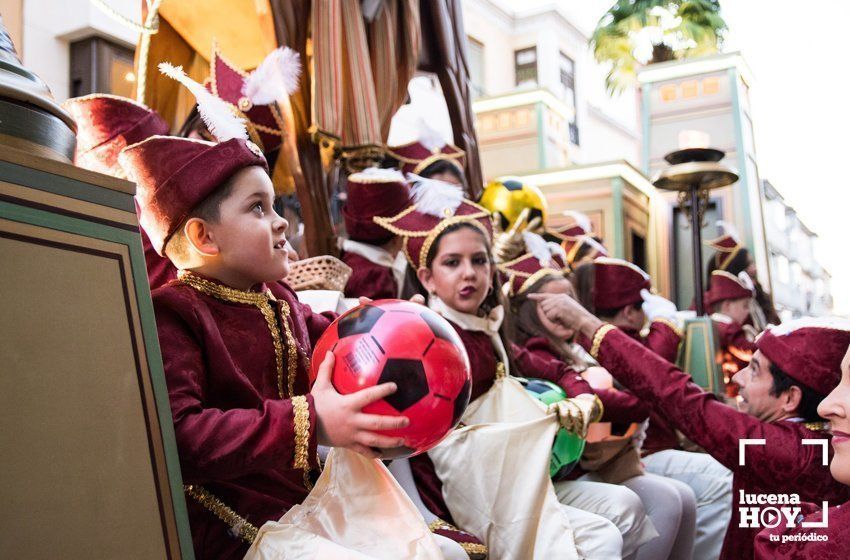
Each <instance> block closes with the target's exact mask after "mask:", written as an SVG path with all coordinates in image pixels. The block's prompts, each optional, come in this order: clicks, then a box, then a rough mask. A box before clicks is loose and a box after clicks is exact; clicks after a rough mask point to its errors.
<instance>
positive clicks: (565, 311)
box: [528, 293, 602, 337]
mask: <svg viewBox="0 0 850 560" xmlns="http://www.w3.org/2000/svg"><path fill="white" fill-rule="evenodd" d="M528 299H531V300H534V301H536V302H537V307H538V309H540V310H541V311H542V312H543V314H544V315H545V316H546V317H547V318H548V319H549V320H550V321H553V322H555V323H560V324H562V325H564V326H565V327H567V328H570V329H576V330H578V331H580V332H582V333H584V334H585V336H588V337H592V336H593V333H595V332H596V329H598V328H599V327H600V326H601V325H602V321H600V320H599V319H597V318H596V317H594V316H593V315H591V313H590V312H589V311H588V310H587V309H585V308H584V307H582V306H581V304H580V303H579V302H577V301H576V300H574V299H573V298H571V297H570V296H568V295H566V294H543V293H535V294H529V295H528Z"/></svg>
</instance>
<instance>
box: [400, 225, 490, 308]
mask: <svg viewBox="0 0 850 560" xmlns="http://www.w3.org/2000/svg"><path fill="white" fill-rule="evenodd" d="M417 275H418V276H419V281H420V282H422V285H423V286H424V287H425V289H426V290H428V293H430V294H434V295H436V296H437V297H439V298H440V299H441V300H443V302H444V303H445V304H446V305H448V306H449V307H451V308H452V309H454V310H455V311H460V312H461V313H471V314H475V313H477V312H478V308H479V307H481V304H482V303H483V302H484V300H485V299H486V298H487V294H488V293H489V291H490V287H491V286H492V282H493V267H492V265H491V264H490V252H489V247H488V245H487V243H486V241H485V239H484V235H483V234H481V233H480V232H479V231H478V230H475V229H472V228H470V227H462V228H460V229H458V230H455V231H453V232H451V233H447V234H444V235H443V236H442V237H441V238H440V239H439V241H438V246H437V250H436V254H435V255H434V260H433V261H432V262H431V266H430V267H428V268H426V267H423V268H420V269H419V270H418V271H417Z"/></svg>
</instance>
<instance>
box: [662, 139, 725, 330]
mask: <svg viewBox="0 0 850 560" xmlns="http://www.w3.org/2000/svg"><path fill="white" fill-rule="evenodd" d="M724 155H725V154H724V152H722V151H720V150H715V149H712V148H686V149H683V150H677V151H675V152H671V153H669V154H667V155H666V156H664V159H665V160H667V162H668V163H669V164H670V167H668V168H667V169H664V170H662V171H661V172H660V173H658V175H657V176H656V177H655V179H654V180H653V181H652V184H653V185H655V186H656V188H659V189H661V190H665V191H677V192H678V193H679V206H680V207H681V208H682V211H685V210H686V209H688V210H689V213H688V214H687V216H688V221H689V222H690V224H691V242H692V244H693V251H694V301H695V302H696V310H697V315H698V316H702V315H705V309H704V307H703V300H702V294H703V286H702V232H701V227H702V220H703V216H704V215H705V210H706V208H707V206H708V196H709V193H710V192H711V191H712V190H713V189H718V188H720V187H725V186H726V185H731V184H732V183H734V182H735V181H737V180H738V175H737V174H736V173H734V172H733V171H732V170H730V169H728V168H727V167H726V166H724V165H722V164H721V163H719V162H720V160H721V159H723V156H724ZM688 207H689V208H688Z"/></svg>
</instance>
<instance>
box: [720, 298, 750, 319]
mask: <svg viewBox="0 0 850 560" xmlns="http://www.w3.org/2000/svg"><path fill="white" fill-rule="evenodd" d="M721 308H722V311H721V312H722V313H723V314H724V315H726V316H727V317H729V318H730V319H732V320H733V321H735V322H736V323H738V324H739V325H743V324H744V323H745V322H746V321H747V318H749V316H750V298H739V299H727V300H726V301H724V302H723V304H722V305H721Z"/></svg>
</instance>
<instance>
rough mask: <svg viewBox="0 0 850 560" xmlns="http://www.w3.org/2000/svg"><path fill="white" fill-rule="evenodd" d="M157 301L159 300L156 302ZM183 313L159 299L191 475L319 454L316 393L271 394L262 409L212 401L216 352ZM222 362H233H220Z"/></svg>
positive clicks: (208, 476)
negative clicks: (209, 398)
mask: <svg viewBox="0 0 850 560" xmlns="http://www.w3.org/2000/svg"><path fill="white" fill-rule="evenodd" d="M156 303H157V302H156V301H155V304H156ZM188 313H189V314H190V316H189V317H187V316H186V314H180V313H178V312H177V311H175V310H174V309H173V308H171V307H170V306H168V305H165V304H163V303H162V302H159V304H157V305H156V319H157V330H158V332H159V342H160V347H161V349H162V359H163V366H164V369H165V378H166V382H167V385H168V397H169V402H170V403H171V413H172V416H173V419H174V431H175V436H176V439H177V445H178V449H179V452H180V453H179V454H180V463H181V467H182V469H183V472H184V475H185V476H186V478H187V479H188V480H190V481H197V482H203V481H205V480H212V479H215V480H223V479H232V478H237V477H241V476H244V475H247V474H251V473H256V472H260V471H264V470H271V469H278V470H289V469H303V468H307V467H308V466H309V465H310V464H311V463H310V460H311V459H312V458H314V457H316V446H317V426H316V410H315V406H314V404H313V397H312V396H311V395H305V396H300V397H295V398H293V399H284V400H266V401H264V402H263V406H262V408H260V409H253V408H245V409H230V410H222V409H220V408H216V407H214V406H210V405H209V404H207V399H206V398H205V397H206V389H207V385H208V376H209V375H212V374H213V373H212V372H210V371H209V370H208V367H207V364H208V363H209V360H208V359H207V358H210V356H205V355H204V352H203V350H202V345H201V344H200V342H199V340H198V339H197V338H196V337H195V336H194V335H193V333H192V329H191V328H190V326H189V323H188V322H187V321H192V322H195V321H198V319H197V316H196V315H195V313H194V312H193V311H191V310H189V312H188ZM216 366H217V367H227V366H226V365H225V364H222V363H219V364H216Z"/></svg>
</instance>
